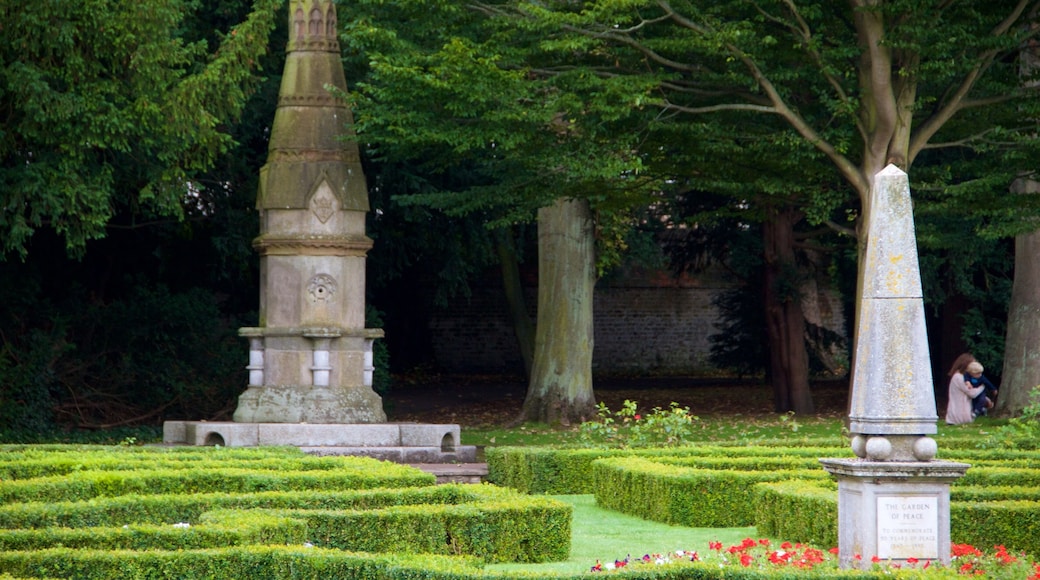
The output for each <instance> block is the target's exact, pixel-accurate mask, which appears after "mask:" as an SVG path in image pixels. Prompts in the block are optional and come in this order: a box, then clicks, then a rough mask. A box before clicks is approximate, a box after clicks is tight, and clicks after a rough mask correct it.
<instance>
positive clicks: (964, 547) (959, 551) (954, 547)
mask: <svg viewBox="0 0 1040 580" xmlns="http://www.w3.org/2000/svg"><path fill="white" fill-rule="evenodd" d="M950 553H951V554H953V556H954V557H960V556H981V555H982V552H981V551H980V550H979V549H978V548H976V547H975V546H972V545H971V544H950Z"/></svg>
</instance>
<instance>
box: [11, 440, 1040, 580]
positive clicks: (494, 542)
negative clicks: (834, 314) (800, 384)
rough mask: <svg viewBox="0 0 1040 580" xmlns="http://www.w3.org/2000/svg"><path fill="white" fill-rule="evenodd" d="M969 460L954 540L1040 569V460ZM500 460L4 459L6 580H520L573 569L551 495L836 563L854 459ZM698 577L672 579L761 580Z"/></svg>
mask: <svg viewBox="0 0 1040 580" xmlns="http://www.w3.org/2000/svg"><path fill="white" fill-rule="evenodd" d="M951 443H952V444H951ZM971 445H972V444H971V443H970V442H965V443H963V446H962V447H958V446H957V445H956V442H950V441H944V442H943V443H942V445H941V448H942V449H943V451H942V453H941V456H942V459H946V460H953V461H962V462H965V463H969V464H971V465H972V467H971V468H970V469H969V470H968V473H967V475H966V476H965V477H964V478H962V479H960V480H958V481H957V482H955V483H954V484H953V486H952V488H951V510H950V511H951V514H950V516H951V532H952V540H953V542H954V543H963V544H971V545H974V546H980V547H987V548H988V547H991V546H994V545H996V544H1002V545H1004V546H1006V547H1007V548H1008V549H1009V550H1014V551H1016V552H1018V551H1021V552H1025V553H1027V554H1029V555H1031V556H1032V557H1034V558H1035V557H1036V556H1037V555H1040V461H1038V460H1040V454H1038V453H1037V452H1032V451H1010V450H977V449H974V448H972V447H971ZM486 455H487V461H488V470H489V480H490V481H491V483H492V484H493V485H487V484H480V485H463V484H452V485H435V478H434V477H433V476H432V475H430V474H426V473H423V472H421V471H419V470H416V469H413V468H410V467H408V466H403V465H397V464H393V463H386V462H381V461H376V460H373V459H368V458H359V457H317V456H310V455H306V454H303V453H301V452H300V451H298V450H297V449H295V448H214V447H183V448H166V447H123V446H116V447H99V446H0V580H10V579H14V578H37V579H39V578H48V579H49V578H74V579H77V580H78V579H93V578H97V579H106V580H107V579H111V578H119V579H121V580H128V579H136V578H148V579H151V578H171V579H172V578H178V579H180V578H212V579H241V578H257V579H260V578H265V579H266V578H292V579H315V580H317V579H321V580H333V579H338V578H362V579H371V580H384V579H386V580H389V579H402V578H403V579H410V578H416V579H418V578H423V579H429V580H465V579H477V578H480V579H488V578H507V577H515V576H509V575H506V574H498V573H495V572H494V571H493V569H489V568H488V567H487V565H488V564H493V563H507V562H519V563H540V562H553V561H563V560H566V559H567V558H568V556H569V552H570V538H571V508H570V506H569V505H568V504H565V503H563V502H559V501H556V500H553V499H552V498H549V497H546V494H593V495H594V496H595V498H596V502H597V504H599V505H600V506H602V507H606V508H609V509H613V510H617V511H620V512H624V513H627V514H631V515H634V516H637V517H640V518H644V519H648V520H653V521H659V522H664V523H668V524H679V525H684V526H692V527H745V526H756V527H757V530H758V534H759V535H760V536H762V537H772V538H776V539H782V540H787V541H791V542H802V543H806V544H812V545H815V546H818V547H821V548H828V547H831V546H834V545H836V544H837V491H836V489H837V487H836V484H835V483H834V481H833V480H832V479H831V477H830V476H829V475H828V474H827V473H826V472H825V471H824V470H823V468H822V467H821V466H820V463H819V458H821V457H851V455H852V453H851V450H850V449H849V447H848V445H847V444H844V443H842V442H841V441H837V440H826V441H808V440H803V441H801V442H800V443H798V444H794V443H791V442H786V443H785V442H778V443H775V444H761V443H760V444H754V445H744V446H735V445H734V446H725V445H705V446H697V447H683V448H658V449H642V450H631V449H628V450H620V449H591V448H588V449H575V448H548V447H499V448H491V449H488V450H486ZM684 570H686V569H674V568H673V569H670V570H669V571H668V572H667V573H666V572H663V571H662V572H661V573H660V574H664V576H662V577H667V578H676V579H678V578H717V577H723V576H725V577H727V578H738V577H739V578H743V577H745V575H746V577H748V578H752V577H754V578H762V577H763V576H762V572H753V571H750V570H749V571H747V572H746V573H745V572H741V571H737V572H734V571H733V570H732V569H730V570H725V571H712V570H706V569H705V568H695V567H692V568H690V569H689V571H684ZM642 574H645V575H646V577H657V573H655V572H647V571H644V572H642ZM839 575H840V576H842V577H844V576H845V575H846V573H844V572H843V573H840V574H839ZM530 576H531V577H539V578H557V577H563V576H555V575H552V574H548V573H546V574H540V573H531V574H530ZM766 576H768V574H767V575H766ZM849 577H857V578H862V577H864V576H856V575H855V574H852V573H849Z"/></svg>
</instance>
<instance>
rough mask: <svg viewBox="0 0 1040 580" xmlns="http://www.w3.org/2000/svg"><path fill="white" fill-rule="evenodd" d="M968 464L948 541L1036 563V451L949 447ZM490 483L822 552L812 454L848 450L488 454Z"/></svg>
mask: <svg viewBox="0 0 1040 580" xmlns="http://www.w3.org/2000/svg"><path fill="white" fill-rule="evenodd" d="M950 444H952V445H953V448H952V449H948V450H944V451H943V452H942V453H941V455H942V459H946V460H950V461H959V462H964V463H968V464H971V468H970V469H968V472H967V475H966V476H965V477H963V478H961V479H960V480H958V481H956V482H955V483H954V484H953V485H952V486H951V491H950V527H951V540H952V541H953V542H954V543H962V544H971V545H974V546H980V547H986V548H989V547H992V546H994V545H997V544H1002V545H1004V546H1006V547H1007V548H1008V549H1009V550H1014V551H1021V552H1025V553H1027V554H1030V555H1032V556H1033V557H1036V556H1040V453H1038V452H1036V451H1011V450H978V449H974V448H970V447H968V446H970V445H973V442H971V441H965V442H964V443H963V445H964V446H965V447H964V448H958V447H956V445H957V441H944V442H943V445H950ZM487 454H488V470H489V477H490V479H491V480H492V481H495V482H496V483H499V484H501V485H507V486H510V487H513V488H515V489H520V490H522V491H527V492H532V493H555V494H563V493H592V494H595V497H596V503H597V504H598V505H600V506H603V507H607V508H610V509H614V510H618V511H621V512H624V513H628V514H631V515H634V516H638V517H641V518H645V519H649V520H653V521H659V522H663V523H668V524H678V525H684V526H691V527H741V526H755V527H756V528H757V530H758V533H759V534H760V535H762V536H768V537H774V538H782V539H784V540H788V541H792V542H802V543H807V544H812V545H815V546H820V547H824V548H829V547H832V546H837V542H838V508H837V504H838V501H837V500H838V496H837V484H836V483H835V482H834V481H833V480H832V479H831V477H830V475H829V474H827V473H826V472H825V471H824V470H823V468H822V467H821V465H820V463H819V458H822V457H852V452H851V449H850V448H849V446H848V445H842V444H840V442H837V441H833V442H829V441H817V442H812V441H808V442H806V444H805V445H804V446H790V445H789V444H788V445H785V444H783V443H780V444H776V445H750V446H744V447H734V446H698V447H688V448H680V449H647V450H593V449H583V450H570V451H566V450H548V449H536V448H521V447H515V448H497V449H489V450H488V451H487Z"/></svg>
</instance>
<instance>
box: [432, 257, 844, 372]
mask: <svg viewBox="0 0 1040 580" xmlns="http://www.w3.org/2000/svg"><path fill="white" fill-rule="evenodd" d="M731 286H732V284H731V283H729V282H727V281H726V280H725V279H723V278H722V277H721V276H720V275H718V274H705V275H700V276H698V277H687V278H684V279H682V280H679V281H676V280H673V279H671V278H668V277H667V276H653V275H650V276H647V275H644V276H639V277H632V278H631V279H629V280H625V281H621V282H617V281H615V282H613V283H612V284H610V285H606V284H599V285H597V287H596V293H595V301H594V305H593V312H594V316H595V320H594V329H595V348H594V350H593V363H592V364H593V371H595V372H596V373H601V374H620V373H630V372H641V373H653V374H703V373H705V372H709V371H711V370H713V369H712V368H711V364H710V363H709V362H708V353H709V351H710V348H711V345H710V343H709V342H708V337H709V336H710V335H711V334H714V333H715V332H716V330H715V327H714V324H715V322H716V321H717V319H718V315H717V313H716V311H715V308H714V307H713V306H712V303H711V302H712V297H713V296H714V295H715V294H716V293H718V292H720V291H722V290H724V289H726V288H730V287H731ZM525 292H526V297H527V304H528V306H529V307H530V308H531V309H532V312H531V316H532V317H533V316H534V312H533V309H534V307H535V305H536V303H537V290H536V288H535V287H533V286H530V287H527V288H526V289H525ZM816 303H817V304H818V305H819V306H821V307H819V308H818V311H819V312H820V314H821V315H822V316H823V317H824V318H825V322H826V325H827V326H829V327H830V328H832V329H835V330H839V331H840V330H841V329H842V328H843V323H842V310H841V305H840V303H839V302H838V300H837V299H836V298H835V297H834V296H833V294H829V293H825V294H821V295H819V296H817V297H816ZM430 334H431V337H432V339H433V349H434V356H435V358H436V360H437V364H438V366H439V367H440V368H441V370H443V371H444V372H449V373H513V372H519V371H520V370H521V368H522V367H521V364H522V363H521V360H520V355H519V351H518V348H517V345H516V338H515V336H514V335H513V329H512V326H511V325H510V322H509V316H508V313H507V309H506V302H505V297H504V296H503V294H502V290H501V287H500V286H499V285H497V284H495V283H494V282H490V283H488V284H486V285H484V286H482V287H479V288H473V294H472V296H471V297H470V298H468V299H465V298H461V299H458V300H456V301H455V302H454V303H453V304H452V305H451V307H450V308H449V309H447V310H443V311H439V312H437V313H435V314H434V315H433V317H432V318H431V321H430Z"/></svg>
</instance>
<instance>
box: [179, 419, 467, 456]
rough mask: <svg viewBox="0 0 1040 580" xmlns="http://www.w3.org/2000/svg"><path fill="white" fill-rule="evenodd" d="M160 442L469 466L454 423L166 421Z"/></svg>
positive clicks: (465, 450) (465, 448)
mask: <svg viewBox="0 0 1040 580" xmlns="http://www.w3.org/2000/svg"><path fill="white" fill-rule="evenodd" d="M163 443H164V444H166V445H195V446H222V447H259V446H267V445H270V446H291V447H299V448H300V449H301V450H302V451H304V452H305V453H311V454H314V455H360V456H364V457H373V458H376V459H382V460H385V461H394V462H397V463H438V464H447V463H473V462H475V461H476V456H477V448H476V447H475V446H472V445H460V444H459V426H458V425H438V424H426V423H363V424H309V423H237V422H231V421H229V422H208V421H166V422H165V423H163Z"/></svg>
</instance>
